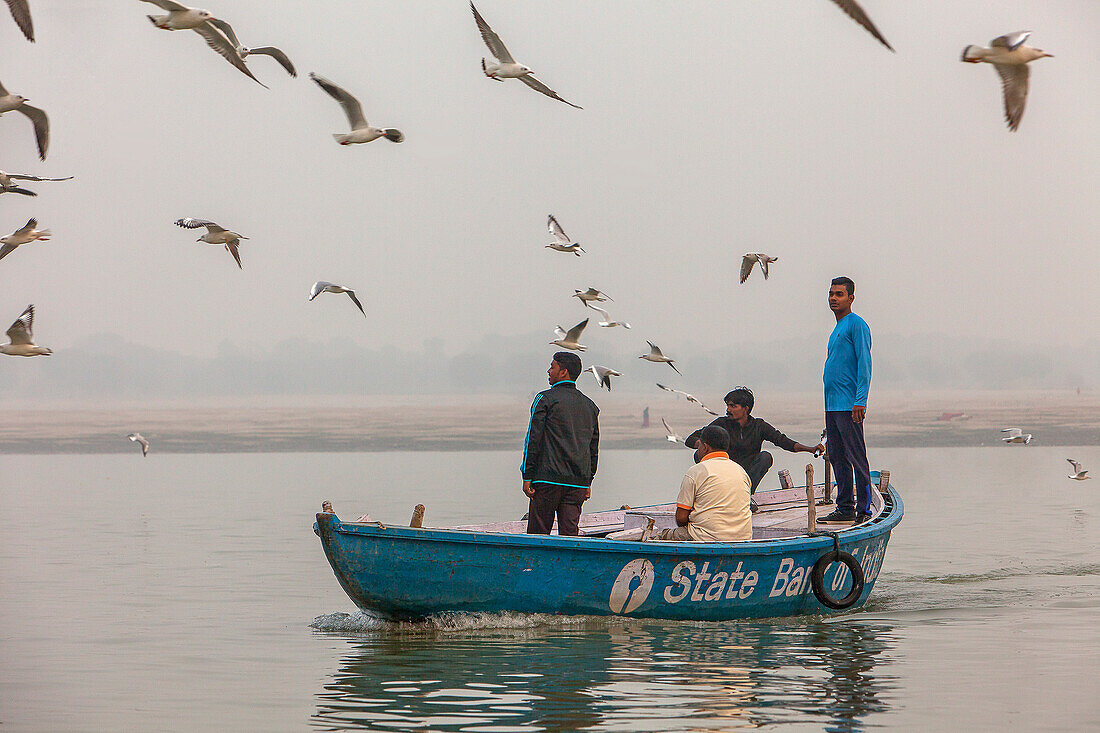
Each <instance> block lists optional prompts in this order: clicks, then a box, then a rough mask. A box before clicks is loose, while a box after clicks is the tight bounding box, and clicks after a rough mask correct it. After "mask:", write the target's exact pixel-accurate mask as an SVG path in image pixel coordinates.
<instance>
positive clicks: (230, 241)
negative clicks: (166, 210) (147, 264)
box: [176, 217, 248, 270]
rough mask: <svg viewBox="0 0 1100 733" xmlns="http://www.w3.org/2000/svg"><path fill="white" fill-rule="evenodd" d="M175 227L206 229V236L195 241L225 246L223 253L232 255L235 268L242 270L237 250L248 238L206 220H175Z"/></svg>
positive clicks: (242, 266)
mask: <svg viewBox="0 0 1100 733" xmlns="http://www.w3.org/2000/svg"><path fill="white" fill-rule="evenodd" d="M176 226H178V227H183V228H184V229H201V228H202V227H206V234H204V235H202V236H201V237H199V238H198V239H196V240H195V241H196V242H205V243H206V244H214V245H218V244H223V245H225V251H226V252H228V253H229V254H231V255H233V259H234V260H236V261H237V267H239V268H241V269H242V270H243V269H244V265H242V264H241V253H240V251H239V248H240V246H241V240H242V239H248V237H245V236H242V235H240V234H237V233H236V232H231V231H229V230H228V229H225V228H223V227H220V226H218V225H217V224H215V223H214V222H212V221H207V220H206V219H192V218H191V217H187V218H186V219H177V220H176Z"/></svg>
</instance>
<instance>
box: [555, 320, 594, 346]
mask: <svg viewBox="0 0 1100 733" xmlns="http://www.w3.org/2000/svg"><path fill="white" fill-rule="evenodd" d="M587 325H588V319H587V318H585V319H584V320H583V321H581V322H580V323H578V324H577V325H576V326H573V328H571V329H569V332H568V333H566V331H565V329H564V328H562V327H561V326H558V327H557V328H555V329H554V333H555V334H556V335H557V338H556V339H554V340H553V341H551V342H550V343H552V344H555V345H557V346H560V347H562V348H563V349H571V350H573V351H585V350H587V349H588V347H587V346H584V345H582V344H579V343H577V339H579V338H580V337H581V331H583V330H584V327H585V326H587Z"/></svg>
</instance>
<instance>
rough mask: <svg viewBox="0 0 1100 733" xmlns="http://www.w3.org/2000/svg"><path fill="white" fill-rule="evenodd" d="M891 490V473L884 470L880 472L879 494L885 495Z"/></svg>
mask: <svg viewBox="0 0 1100 733" xmlns="http://www.w3.org/2000/svg"><path fill="white" fill-rule="evenodd" d="M889 488H890V471H888V470H886V469H883V470H882V471H879V472H878V493H880V494H885V493H886V490H887V489H889Z"/></svg>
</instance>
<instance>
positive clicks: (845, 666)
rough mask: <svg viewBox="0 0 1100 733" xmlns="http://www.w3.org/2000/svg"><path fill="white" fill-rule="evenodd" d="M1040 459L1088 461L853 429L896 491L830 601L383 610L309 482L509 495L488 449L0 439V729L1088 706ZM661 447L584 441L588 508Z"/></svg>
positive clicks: (664, 486)
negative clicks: (344, 570)
mask: <svg viewBox="0 0 1100 733" xmlns="http://www.w3.org/2000/svg"><path fill="white" fill-rule="evenodd" d="M1066 457H1073V458H1076V459H1078V460H1080V461H1082V462H1083V463H1084V464H1085V465H1086V466H1091V467H1093V468H1094V469H1095V470H1096V472H1097V473H1100V448H1098V447H1086V448H1049V447H1036V446H1018V447H1017V446H999V447H997V448H957V449H951V448H947V449H944V448H935V449H878V450H875V451H873V452H872V456H871V458H872V464H873V467H876V468H877V467H881V468H889V469H891V471H892V479H893V484H894V486H895V487H896V488H897V489H898V490H899V491H900V492H901V494H902V496H903V499H904V501H905V507H906V515H905V519H904V521H903V522H902V524H901V525H900V526H899V527H898V528H897V529H896V530H895V531H894V534H893V537H892V539H891V541H890V545H889V551H888V552H887V556H886V560H885V562H884V564H883V568H882V572H881V575H880V576H879V580H878V583H877V585H876V586H875V592H874V595H873V596H872V598H871V601H870V602H869V604H868V605H866V606H865V607H863V608H862V609H860V610H859V611H857V612H854V613H848V614H844V615H839V616H832V617H827V618H790V619H776V620H770V621H752V622H744V621H741V622H730V623H677V622H665V621H639V620H630V619H625V620H624V619H606V618H556V617H542V616H524V615H518V614H505V615H493V616H456V617H445V618H438V619H433V620H431V621H430V622H423V623H416V624H409V623H406V624H389V623H382V622H378V621H376V620H373V619H370V618H367V617H364V616H363V615H361V614H359V613H357V612H356V611H355V608H354V606H353V604H352V603H351V601H350V600H349V599H348V598H347V597H346V596H345V595H344V594H343V591H342V590H341V589H340V587H339V585H338V584H337V582H336V580H335V578H334V577H333V575H332V572H331V570H330V568H329V567H328V564H327V562H326V560H325V558H324V555H323V553H322V552H321V549H320V546H319V543H318V541H317V538H316V537H315V536H314V534H313V532H312V523H313V517H314V514H315V513H316V512H317V511H318V510H319V508H320V503H321V500H322V499H331V500H332V502H333V504H334V505H335V509H336V512H337V513H338V514H339V515H341V516H342V517H345V518H352V519H353V518H355V517H356V516H358V515H359V514H361V513H364V512H370V514H371V515H372V517H374V518H375V519H380V520H382V521H389V522H407V521H408V517H409V516H410V514H411V511H412V507H413V505H414V504H417V503H424V504H426V505H427V507H428V515H427V520H426V523H427V524H456V523H463V522H477V521H489V520H497V519H505V518H518V517H519V516H521V515H522V514H523V512H524V510H525V502H524V499H523V497H522V495H521V494H520V488H519V474H518V472H517V470H516V465H515V464H516V463H517V461H518V457H517V456H516V455H514V454H512V453H508V452H503V451H501V452H461V453H442V452H439V453H432V452H416V453H340V454H322V453H288V454H209V455H205V454H186V455H184V454H176V455H161V454H157V453H156V452H153V453H151V454H150V455H149V457H148V458H146V459H142V458H141V456H140V454H137V453H133V454H125V455H36V456H15V455H5V456H0V477H2V480H0V519H2V522H3V539H2V540H0V662H2V664H0V725H2V726H3V730H5V731H24V730H25V731H47V730H48V731H120V730H143V731H147V730H158V731H167V730H180V731H190V730H219V731H224V730H242V731H243V730H264V731H281V730H310V729H314V730H349V729H372V730H409V729H412V730H417V729H420V730H433V731H484V732H486V733H488V732H490V731H494V732H501V733H503V732H507V731H542V730H549V731H572V730H587V729H591V730H608V731H680V730H683V731H703V730H707V731H709V730H733V729H740V728H759V727H764V728H778V727H782V728H783V729H784V730H821V729H827V730H839V731H855V730H864V729H867V728H873V727H879V726H888V727H891V728H898V729H909V730H917V729H975V730H1067V729H1075V730H1084V729H1089V728H1091V729H1097V728H1100V694H1098V692H1100V683H1098V681H1097V680H1098V679H1100V481H1084V482H1074V481H1070V480H1069V479H1067V478H1065V476H1066V474H1067V473H1068V468H1069V464H1067V463H1066V462H1065V458H1066ZM804 459H805V455H804V454H803V455H800V456H792V455H790V454H784V453H779V454H778V455H777V466H776V468H788V469H790V470H791V473H792V475H794V476H800V475H802V474H803V471H804V466H805V460H804ZM687 461H690V454H689V453H687V452H685V451H679V450H676V449H674V448H670V449H668V450H652V451H608V452H606V453H605V454H604V455H602V456H601V469H600V475H599V477H598V480H597V484H596V487H595V490H594V492H593V494H594V497H593V500H592V502H591V504H590V508H610V507H617V506H619V505H620V504H623V503H627V504H632V505H641V504H646V503H655V502H660V501H669V500H671V499H672V498H673V497H674V496H675V493H676V489H677V487H678V484H679V477H680V475H681V474H682V472H683V471H684V470H685V469H686V467H687ZM816 464H817V470H818V476H820V468H821V464H820V462H816ZM769 480H770V481H771V482H772V483H774V473H773V474H772V475H771V478H770V479H769ZM410 582H415V578H413V579H410ZM486 582H492V579H491V578H487V579H486Z"/></svg>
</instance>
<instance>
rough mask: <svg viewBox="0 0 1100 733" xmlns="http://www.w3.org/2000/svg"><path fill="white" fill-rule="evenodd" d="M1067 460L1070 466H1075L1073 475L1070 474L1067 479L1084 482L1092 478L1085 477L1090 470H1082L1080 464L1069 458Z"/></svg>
mask: <svg viewBox="0 0 1100 733" xmlns="http://www.w3.org/2000/svg"><path fill="white" fill-rule="evenodd" d="M1066 460H1067V461H1069V465H1071V466H1073V473H1071V474H1069V475H1068V476H1067V477H1066V478H1071V479H1073V480H1075V481H1084V480H1085V479H1087V478H1092V476H1086V475H1085V474H1087V473H1088V470H1087V469H1084V468H1081V464H1080V463H1078V462H1077V461H1075V460H1073V459H1072V458H1067V459H1066Z"/></svg>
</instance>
